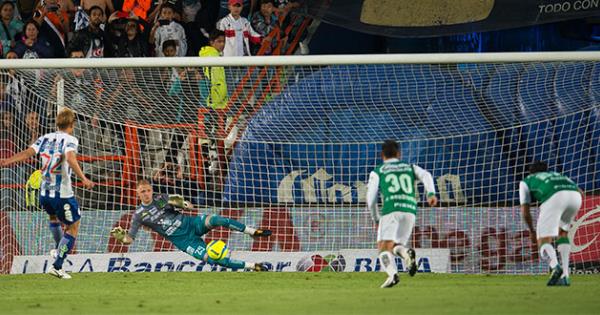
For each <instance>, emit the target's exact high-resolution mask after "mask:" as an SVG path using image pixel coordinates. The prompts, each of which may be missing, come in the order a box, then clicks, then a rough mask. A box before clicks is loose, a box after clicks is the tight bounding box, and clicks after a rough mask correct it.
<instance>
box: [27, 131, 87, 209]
mask: <svg viewBox="0 0 600 315" xmlns="http://www.w3.org/2000/svg"><path fill="white" fill-rule="evenodd" d="M78 145H79V142H78V140H77V138H75V137H73V136H71V135H69V134H67V133H65V132H62V131H57V132H52V133H49V134H46V135H43V136H41V137H40V138H39V139H38V140H37V141H36V142H35V143H34V144H32V145H31V148H33V149H34V150H35V153H37V154H39V156H40V159H41V161H42V168H41V171H42V185H41V187H40V195H42V196H46V197H51V198H54V197H58V196H60V198H70V197H73V187H72V186H71V167H70V166H69V163H68V162H67V156H66V154H67V152H69V151H75V153H77V146H78Z"/></svg>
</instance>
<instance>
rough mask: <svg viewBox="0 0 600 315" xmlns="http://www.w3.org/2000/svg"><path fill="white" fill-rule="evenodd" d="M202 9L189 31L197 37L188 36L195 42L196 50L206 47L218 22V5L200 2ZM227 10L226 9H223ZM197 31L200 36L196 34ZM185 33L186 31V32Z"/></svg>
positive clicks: (213, 2) (210, 1)
mask: <svg viewBox="0 0 600 315" xmlns="http://www.w3.org/2000/svg"><path fill="white" fill-rule="evenodd" d="M201 3H202V8H200V11H198V13H197V14H196V19H195V21H194V29H193V30H192V31H191V33H188V34H193V33H196V34H197V36H190V37H191V38H192V40H193V41H197V43H196V44H197V45H198V49H197V51H200V48H202V47H204V46H206V45H208V37H210V33H212V31H214V30H215V29H216V25H217V21H218V20H220V18H219V16H218V13H219V3H218V2H217V1H213V0H201ZM225 9H227V7H225ZM198 31H199V32H200V34H198ZM186 32H187V30H186ZM195 54H196V51H193V52H192V55H195Z"/></svg>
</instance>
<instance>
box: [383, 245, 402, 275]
mask: <svg viewBox="0 0 600 315" xmlns="http://www.w3.org/2000/svg"><path fill="white" fill-rule="evenodd" d="M379 262H381V266H382V267H383V270H385V272H387V274H388V276H390V277H393V276H394V275H395V274H397V273H398V267H397V266H396V260H395V259H394V255H392V253H391V252H388V251H385V252H381V253H379Z"/></svg>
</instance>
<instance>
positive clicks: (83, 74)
mask: <svg viewBox="0 0 600 315" xmlns="http://www.w3.org/2000/svg"><path fill="white" fill-rule="evenodd" d="M84 57H85V54H84V52H83V48H80V47H72V48H71V51H70V52H69V58H84ZM60 81H62V82H63V93H64V95H63V98H64V102H65V104H68V105H69V107H70V108H73V109H75V110H82V109H90V108H92V107H93V106H94V105H96V104H97V102H98V97H99V94H97V93H94V90H95V83H94V82H95V77H94V75H93V74H92V72H91V71H90V70H87V69H70V70H69V71H65V72H64V73H63V74H62V75H61V74H59V75H57V76H56V78H55V80H54V87H53V90H52V95H53V98H54V99H57V96H58V95H57V93H58V89H57V86H58V83H59V82H60Z"/></svg>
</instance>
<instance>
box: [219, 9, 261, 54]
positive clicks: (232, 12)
mask: <svg viewBox="0 0 600 315" xmlns="http://www.w3.org/2000/svg"><path fill="white" fill-rule="evenodd" d="M228 3H229V6H228V8H229V14H228V15H227V16H225V17H224V18H222V19H221V20H219V22H217V29H219V30H221V31H223V32H224V33H225V49H224V50H223V56H226V57H229V56H250V55H252V53H251V51H250V43H251V42H252V43H253V44H259V43H260V41H261V37H260V34H258V33H257V32H255V31H254V30H253V29H252V26H251V25H250V22H249V21H248V19H246V18H245V17H243V16H241V15H240V14H241V12H242V4H243V0H228Z"/></svg>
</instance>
